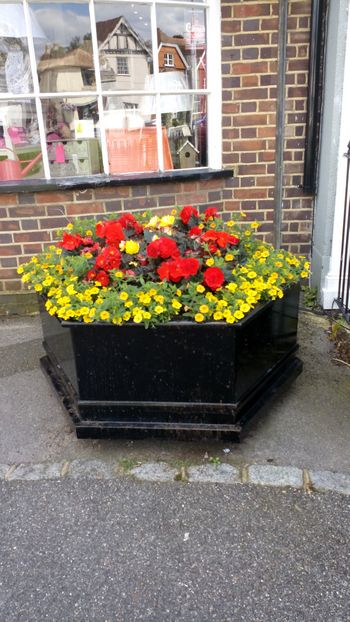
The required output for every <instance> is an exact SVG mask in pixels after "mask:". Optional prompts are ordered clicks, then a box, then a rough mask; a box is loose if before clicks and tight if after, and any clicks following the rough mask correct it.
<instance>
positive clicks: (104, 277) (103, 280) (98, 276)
mask: <svg viewBox="0 0 350 622" xmlns="http://www.w3.org/2000/svg"><path fill="white" fill-rule="evenodd" d="M86 279H87V280H88V281H97V282H98V283H100V284H101V285H103V286H104V287H107V285H109V280H110V279H109V275H108V274H107V272H105V271H104V270H99V272H96V270H89V272H88V273H87V275H86Z"/></svg>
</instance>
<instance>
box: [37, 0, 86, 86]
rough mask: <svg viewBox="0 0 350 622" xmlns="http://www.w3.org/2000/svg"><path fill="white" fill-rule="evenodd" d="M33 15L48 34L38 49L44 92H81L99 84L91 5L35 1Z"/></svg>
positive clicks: (39, 73) (40, 82)
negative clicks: (95, 65) (41, 49)
mask: <svg viewBox="0 0 350 622" xmlns="http://www.w3.org/2000/svg"><path fill="white" fill-rule="evenodd" d="M32 11H33V15H34V16H35V18H36V20H37V22H38V23H39V25H40V26H41V28H42V30H43V31H44V32H45V34H46V44H45V48H44V50H43V51H41V52H40V51H37V67H38V77H39V84H40V90H41V92H42V93H58V92H65V91H74V92H80V91H84V90H91V89H93V88H94V86H95V71H94V63H93V54H92V43H91V26H90V18H89V8H88V5H87V4H73V3H69V4H64V3H62V4H61V3H54V4H53V3H52V4H33V5H32Z"/></svg>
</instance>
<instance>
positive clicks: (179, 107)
mask: <svg viewBox="0 0 350 622" xmlns="http://www.w3.org/2000/svg"><path fill="white" fill-rule="evenodd" d="M160 101H161V110H162V126H163V127H164V128H166V132H167V136H168V142H169V148H170V152H171V160H172V167H171V168H195V167H197V166H207V160H208V158H207V114H206V104H207V98H206V96H205V95H187V94H186V95H185V94H181V93H176V94H173V95H164V96H161V100H160Z"/></svg>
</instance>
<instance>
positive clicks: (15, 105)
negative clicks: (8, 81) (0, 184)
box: [0, 100, 43, 181]
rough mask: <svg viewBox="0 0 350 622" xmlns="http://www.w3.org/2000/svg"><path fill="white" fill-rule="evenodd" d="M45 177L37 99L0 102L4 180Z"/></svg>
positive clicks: (0, 160)
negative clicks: (35, 100) (36, 109)
mask: <svg viewBox="0 0 350 622" xmlns="http://www.w3.org/2000/svg"><path fill="white" fill-rule="evenodd" d="M42 176H43V168H42V153H41V147H40V137H39V128H38V122H37V116H36V111H35V104H34V101H33V100H26V101H25V102H21V101H20V100H2V101H0V181H13V180H16V179H26V178H30V177H42Z"/></svg>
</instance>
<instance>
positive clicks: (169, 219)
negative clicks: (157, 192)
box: [159, 216, 175, 227]
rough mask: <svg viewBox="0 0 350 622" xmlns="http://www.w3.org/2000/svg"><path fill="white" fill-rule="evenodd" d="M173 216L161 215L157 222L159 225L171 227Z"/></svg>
mask: <svg viewBox="0 0 350 622" xmlns="http://www.w3.org/2000/svg"><path fill="white" fill-rule="evenodd" d="M174 221H175V217H174V216H162V218H161V219H160V222H159V226H160V227H171V225H173V224H174Z"/></svg>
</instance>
